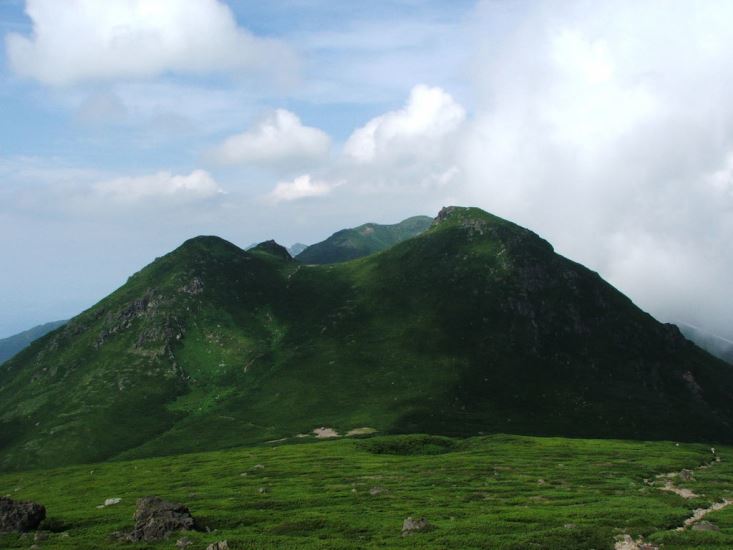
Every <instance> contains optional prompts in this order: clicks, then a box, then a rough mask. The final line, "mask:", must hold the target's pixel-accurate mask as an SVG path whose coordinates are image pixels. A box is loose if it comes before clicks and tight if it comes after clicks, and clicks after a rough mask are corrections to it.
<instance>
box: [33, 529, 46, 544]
mask: <svg viewBox="0 0 733 550" xmlns="http://www.w3.org/2000/svg"><path fill="white" fill-rule="evenodd" d="M44 540H48V531H36V534H35V535H33V542H43V541H44Z"/></svg>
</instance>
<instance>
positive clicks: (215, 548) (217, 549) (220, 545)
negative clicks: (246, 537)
mask: <svg viewBox="0 0 733 550" xmlns="http://www.w3.org/2000/svg"><path fill="white" fill-rule="evenodd" d="M206 550H229V544H227V541H225V540H220V541H219V542H213V543H211V544H209V545H208V546H207V547H206Z"/></svg>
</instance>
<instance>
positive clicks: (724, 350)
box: [679, 323, 733, 365]
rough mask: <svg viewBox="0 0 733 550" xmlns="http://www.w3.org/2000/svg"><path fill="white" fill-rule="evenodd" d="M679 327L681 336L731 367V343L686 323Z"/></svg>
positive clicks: (732, 352)
mask: <svg viewBox="0 0 733 550" xmlns="http://www.w3.org/2000/svg"><path fill="white" fill-rule="evenodd" d="M679 327H680V330H681V331H682V334H684V335H685V336H686V337H687V338H689V339H690V340H692V341H693V342H695V343H696V344H697V345H698V346H700V347H701V348H702V349H704V350H705V351H707V352H708V353H711V354H712V355H715V357H718V358H720V359H722V360H723V361H726V362H727V363H730V364H731V365H733V342H731V341H730V340H728V339H727V338H723V337H722V336H718V335H717V334H713V333H711V332H708V331H706V330H704V329H702V328H700V327H696V326H694V325H689V324H687V323H679Z"/></svg>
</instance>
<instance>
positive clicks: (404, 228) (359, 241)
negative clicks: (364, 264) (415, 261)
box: [295, 216, 433, 264]
mask: <svg viewBox="0 0 733 550" xmlns="http://www.w3.org/2000/svg"><path fill="white" fill-rule="evenodd" d="M432 221H433V219H432V218H430V217H428V216H414V217H412V218H407V219H406V220H403V221H401V222H400V223H396V224H393V225H380V224H377V223H365V224H364V225H360V226H359V227H354V228H352V229H342V230H341V231H338V232H336V233H334V234H333V235H331V236H330V237H329V238H327V239H326V240H325V241H321V242H320V243H317V244H314V245H311V246H309V247H308V248H306V249H305V250H304V251H302V252H301V253H300V254H297V255H296V256H295V258H296V259H297V260H298V261H299V262H303V263H305V264H335V263H339V262H345V261H348V260H355V259H357V258H363V257H364V256H369V255H370V254H374V253H375V252H381V251H383V250H386V249H388V248H389V247H391V246H394V245H396V244H398V243H401V242H402V241H404V240H407V239H410V238H412V237H415V236H417V235H419V234H420V233H422V232H423V231H425V230H426V229H427V228H428V227H430V224H431V223H432Z"/></svg>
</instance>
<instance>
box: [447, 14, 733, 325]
mask: <svg viewBox="0 0 733 550" xmlns="http://www.w3.org/2000/svg"><path fill="white" fill-rule="evenodd" d="M731 18H733V4H730V3H729V2H715V1H712V2H707V3H705V5H704V6H698V5H693V4H691V3H689V2H684V1H667V0H648V1H645V2H641V3H639V2H633V1H626V0H623V1H618V2H609V3H586V2H573V3H570V2H568V3H565V4H563V5H562V6H558V5H557V4H556V3H549V2H548V3H539V4H533V7H532V9H531V10H528V11H526V12H524V11H522V10H516V11H512V10H510V9H508V8H507V7H506V6H505V5H502V4H500V3H495V2H484V3H483V4H482V5H481V7H480V9H479V11H478V14H477V17H476V22H477V34H478V33H480V35H481V36H480V38H479V40H478V47H477V49H476V51H477V55H476V60H475V65H474V67H473V74H474V78H475V85H476V89H475V97H476V99H477V102H476V106H475V114H474V116H473V117H472V121H471V122H470V124H469V125H468V129H467V131H466V132H465V134H464V135H463V138H462V146H461V155H460V158H459V159H458V164H459V166H461V168H462V169H463V170H464V174H465V177H466V186H467V189H468V192H467V193H466V194H465V195H464V196H465V197H466V201H467V202H473V203H477V204H478V205H480V206H482V207H484V208H486V209H488V210H492V211H494V212H496V213H497V214H499V215H503V216H505V217H509V218H512V219H514V220H515V221H517V222H519V223H522V224H523V225H527V226H530V227H532V228H533V229H535V230H537V231H538V232H540V233H542V234H543V235H545V236H546V237H547V238H548V239H550V240H551V241H553V243H554V244H555V245H556V246H557V248H558V249H559V250H560V251H561V252H562V253H564V254H566V255H568V256H571V257H573V258H574V259H577V260H579V261H581V262H583V263H585V264H587V265H589V266H590V267H592V268H594V269H596V270H598V271H599V272H601V274H602V275H603V276H604V277H606V278H607V279H609V280H610V281H611V282H612V283H613V284H615V285H616V286H618V287H619V288H620V289H621V290H623V291H624V292H626V293H627V294H628V295H630V296H631V297H632V298H633V299H634V300H635V301H636V302H637V303H639V304H640V305H641V306H642V307H644V308H645V309H647V310H649V311H651V312H652V313H653V314H655V315H656V316H657V317H659V318H661V319H663V320H670V321H675V320H681V321H687V322H692V323H694V324H697V325H702V326H708V327H710V328H713V329H715V330H716V331H717V332H719V333H722V334H725V335H726V336H728V337H730V336H731V329H730V320H731V317H730V311H731V307H732V306H733V303H731V295H730V289H729V285H730V282H729V279H730V273H732V272H733V247H731V242H733V196H732V195H731V193H730V190H731V187H730V181H731V179H730V177H731V175H732V172H733V171H732V170H731V166H732V165H731V158H732V157H731V153H732V152H733V103H731V102H730V101H729V97H730V90H731V87H732V86H733V66H731V64H730V63H729V61H728V60H729V59H730V58H731V56H732V55H733V35H731V33H730V31H729V28H728V24H727V22H728V21H730V20H731ZM497 20H501V21H503V22H504V24H503V25H502V27H501V28H498V27H497V26H496V25H495V24H494V26H493V27H492V28H494V29H495V30H496V32H494V33H486V32H485V29H486V28H487V27H488V26H491V25H492V22H495V21H497Z"/></svg>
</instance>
